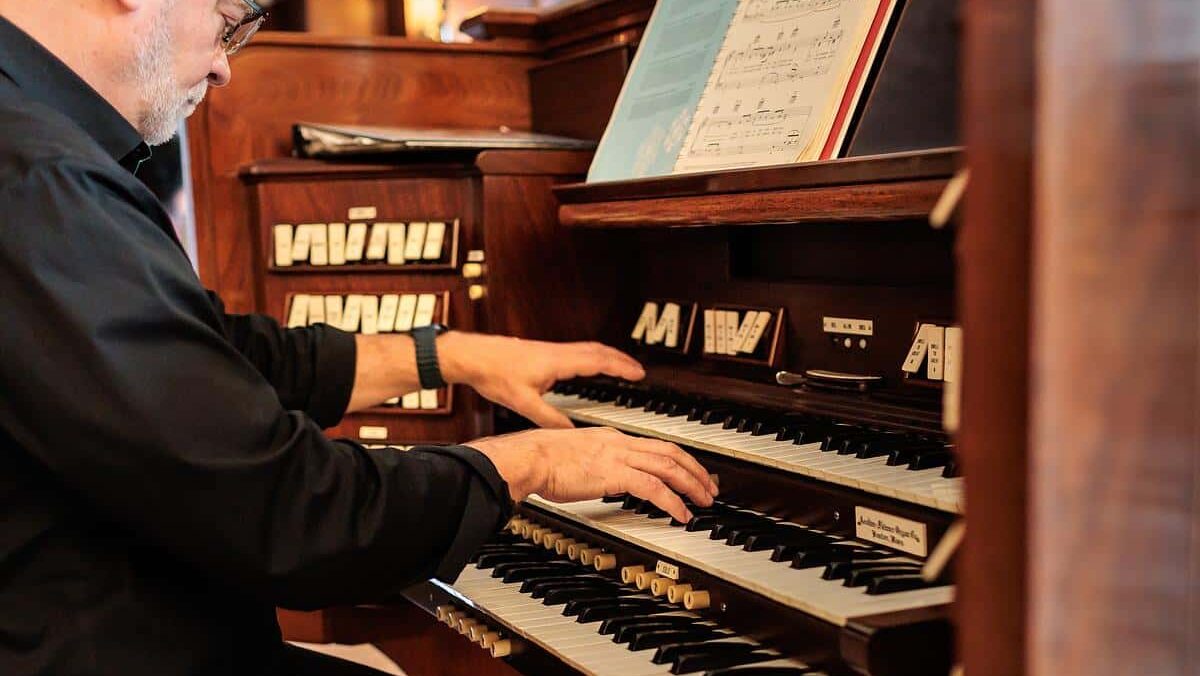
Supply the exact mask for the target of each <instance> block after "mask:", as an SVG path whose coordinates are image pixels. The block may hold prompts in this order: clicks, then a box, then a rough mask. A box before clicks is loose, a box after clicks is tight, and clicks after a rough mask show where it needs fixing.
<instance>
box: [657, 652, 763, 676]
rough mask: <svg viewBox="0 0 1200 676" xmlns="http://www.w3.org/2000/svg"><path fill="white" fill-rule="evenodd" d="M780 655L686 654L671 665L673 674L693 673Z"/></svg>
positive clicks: (756, 653) (751, 662)
mask: <svg viewBox="0 0 1200 676" xmlns="http://www.w3.org/2000/svg"><path fill="white" fill-rule="evenodd" d="M778 658H779V655H772V654H771V653H764V652H749V653H742V654H736V653H735V654H718V655H684V656H683V657H681V658H680V659H679V660H677V661H676V662H675V664H673V665H672V666H671V673H672V674H691V673H695V672H697V671H709V670H712V669H723V668H727V667H735V666H739V665H743V664H753V663H755V662H766V661H769V660H774V659H778Z"/></svg>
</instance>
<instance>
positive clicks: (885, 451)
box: [854, 439, 942, 460]
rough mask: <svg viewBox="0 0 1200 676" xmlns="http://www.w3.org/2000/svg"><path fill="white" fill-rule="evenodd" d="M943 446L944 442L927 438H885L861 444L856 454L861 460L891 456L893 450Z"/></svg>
mask: <svg viewBox="0 0 1200 676" xmlns="http://www.w3.org/2000/svg"><path fill="white" fill-rule="evenodd" d="M941 446H942V444H940V443H938V442H936V441H928V440H925V439H910V440H908V441H903V442H894V441H890V440H887V439H884V440H878V441H874V442H868V443H864V444H859V445H858V451H857V452H856V453H855V454H854V455H855V457H856V458H858V459H859V460H868V459H870V458H880V457H883V456H885V455H887V456H890V455H891V454H892V452H893V451H906V452H910V453H915V452H917V451H920V450H923V449H934V448H939V447H941Z"/></svg>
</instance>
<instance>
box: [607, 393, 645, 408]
mask: <svg viewBox="0 0 1200 676" xmlns="http://www.w3.org/2000/svg"><path fill="white" fill-rule="evenodd" d="M648 398H649V396H648V395H646V394H643V393H642V392H622V393H621V394H619V395H617V396H616V397H614V401H613V403H614V404H616V405H617V406H624V407H626V408H638V407H641V406H645V405H646V400H647V399H648Z"/></svg>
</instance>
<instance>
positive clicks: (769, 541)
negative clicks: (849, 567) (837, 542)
mask: <svg viewBox="0 0 1200 676" xmlns="http://www.w3.org/2000/svg"><path fill="white" fill-rule="evenodd" d="M833 542H834V541H833V538H831V537H829V536H828V535H825V534H823V533H817V532H814V531H811V530H805V529H803V528H796V527H795V526H780V527H778V528H776V529H775V530H773V531H769V532H765V533H752V534H750V536H749V537H747V538H746V544H745V546H744V547H743V549H745V550H746V551H748V552H761V551H765V550H767V549H775V548H776V547H778V546H779V545H793V546H796V547H800V546H806V547H825V546H829V545H831V544H833ZM772 558H774V557H772ZM788 558H791V557H788ZM779 560H780V561H783V560H785V559H782V558H781V559H779Z"/></svg>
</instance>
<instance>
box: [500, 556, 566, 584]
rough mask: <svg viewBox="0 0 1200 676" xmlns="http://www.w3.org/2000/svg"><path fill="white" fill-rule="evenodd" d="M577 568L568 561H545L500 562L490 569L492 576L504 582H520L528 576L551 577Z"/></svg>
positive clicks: (528, 577)
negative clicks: (531, 562)
mask: <svg viewBox="0 0 1200 676" xmlns="http://www.w3.org/2000/svg"><path fill="white" fill-rule="evenodd" d="M578 570H579V566H577V565H576V564H574V563H571V562H568V561H545V562H543V563H538V564H530V563H501V564H499V565H497V566H496V567H495V568H493V569H492V577H498V578H500V579H501V580H502V581H504V582H522V581H524V580H528V579H530V578H537V577H551V576H553V575H561V574H563V573H567V572H576V571H578Z"/></svg>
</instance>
